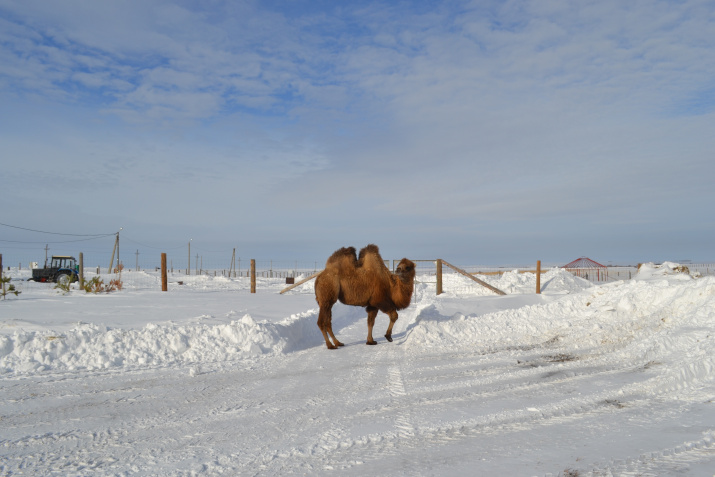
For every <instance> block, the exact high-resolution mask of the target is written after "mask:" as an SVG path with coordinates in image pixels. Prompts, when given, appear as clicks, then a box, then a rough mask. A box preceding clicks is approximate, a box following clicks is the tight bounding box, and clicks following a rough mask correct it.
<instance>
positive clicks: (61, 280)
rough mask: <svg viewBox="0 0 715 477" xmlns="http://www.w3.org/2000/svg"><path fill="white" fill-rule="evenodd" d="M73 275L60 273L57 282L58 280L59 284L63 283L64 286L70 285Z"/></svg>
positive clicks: (56, 278)
mask: <svg viewBox="0 0 715 477" xmlns="http://www.w3.org/2000/svg"><path fill="white" fill-rule="evenodd" d="M72 281H73V280H72V277H71V276H69V275H67V274H66V273H60V274H59V275H57V276H56V277H55V282H57V284H58V285H61V286H63V287H65V286H68V285H69V284H70V283H72Z"/></svg>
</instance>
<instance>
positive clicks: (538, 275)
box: [536, 260, 541, 295]
mask: <svg viewBox="0 0 715 477" xmlns="http://www.w3.org/2000/svg"><path fill="white" fill-rule="evenodd" d="M536 294H537V295H540V294H541V260H537V261H536Z"/></svg>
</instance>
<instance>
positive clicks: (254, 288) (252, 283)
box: [251, 258, 256, 293]
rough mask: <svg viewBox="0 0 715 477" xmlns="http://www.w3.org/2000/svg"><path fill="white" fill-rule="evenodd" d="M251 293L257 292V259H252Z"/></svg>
mask: <svg viewBox="0 0 715 477" xmlns="http://www.w3.org/2000/svg"><path fill="white" fill-rule="evenodd" d="M251 293H256V260H255V259H253V258H252V259H251Z"/></svg>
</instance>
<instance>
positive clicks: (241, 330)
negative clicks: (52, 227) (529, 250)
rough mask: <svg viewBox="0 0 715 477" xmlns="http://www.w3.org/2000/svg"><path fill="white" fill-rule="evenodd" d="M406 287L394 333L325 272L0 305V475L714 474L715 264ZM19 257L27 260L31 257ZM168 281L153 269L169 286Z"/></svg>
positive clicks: (127, 278)
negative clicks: (328, 296) (322, 310)
mask: <svg viewBox="0 0 715 477" xmlns="http://www.w3.org/2000/svg"><path fill="white" fill-rule="evenodd" d="M673 268H674V265H673V264H668V263H666V264H664V265H663V266H660V267H656V266H654V265H652V264H648V265H645V266H643V267H642V268H641V270H640V272H639V273H638V275H637V276H635V277H634V279H633V280H630V281H617V282H613V283H609V284H606V285H600V286H591V284H590V283H588V282H586V281H584V280H581V279H579V278H576V277H573V276H571V275H569V274H567V273H566V272H563V271H560V270H557V269H554V270H551V271H549V272H548V273H547V274H545V275H544V276H543V277H542V282H541V283H542V288H543V293H542V294H541V295H537V294H535V293H534V289H535V277H534V275H533V274H517V273H507V274H505V275H503V276H502V277H499V278H495V277H481V278H482V279H483V280H485V281H488V282H490V283H491V284H493V285H494V286H496V287H497V288H500V289H502V290H504V291H505V292H507V295H506V296H496V295H494V294H493V293H492V292H490V291H488V290H486V289H485V288H482V287H480V286H479V285H477V284H475V283H474V282H471V281H470V280H468V279H467V278H464V277H461V276H459V275H451V274H450V275H446V276H445V279H444V288H445V291H446V292H445V293H444V294H442V295H440V296H435V288H434V284H432V283H419V284H417V285H416V287H415V294H414V297H413V300H412V305H411V306H410V307H409V308H408V309H406V310H403V311H402V312H400V319H399V320H398V322H397V324H396V325H395V330H394V332H393V338H394V342H393V343H388V342H386V341H385V339H384V338H378V337H381V336H382V334H383V333H384V330H385V328H386V327H387V323H388V319H387V317H386V316H385V315H383V314H379V315H378V319H377V324H376V328H375V329H376V332H377V331H379V333H376V335H375V336H376V339H377V340H378V342H379V344H378V346H365V344H364V343H365V338H366V334H367V326H366V319H365V312H364V310H362V309H360V308H355V307H347V306H344V305H336V306H335V308H334V319H333V323H334V326H333V328H334V330H335V331H336V334H337V336H338V338H339V339H340V340H341V341H343V342H344V343H346V346H345V347H344V348H341V349H339V350H335V351H329V350H327V349H326V347H325V344H324V341H323V338H322V335H321V334H320V332H319V330H318V328H317V326H316V324H315V323H316V320H317V315H318V310H317V305H316V303H315V299H314V296H313V290H312V282H310V283H307V284H306V285H304V286H301V287H299V288H296V289H295V290H293V291H290V292H288V293H286V294H284V295H280V294H279V291H280V290H281V289H282V288H283V287H284V286H285V283H284V280H282V279H261V280H260V281H259V285H258V293H257V294H254V295H252V294H250V293H248V287H249V282H248V279H246V278H237V279H227V278H223V277H187V278H186V283H184V285H181V286H179V285H177V284H171V286H170V290H169V292H164V293H162V292H160V291H149V290H145V289H138V288H136V287H133V286H132V280H135V279H136V280H139V279H141V280H142V281H145V280H148V279H154V278H152V277H151V276H149V275H146V274H142V276H141V278H140V277H139V274H140V273H142V272H134V275H133V274H132V273H125V274H123V275H122V279H123V280H124V283H125V287H124V289H123V290H122V291H120V292H115V293H111V294H101V295H90V294H86V293H84V292H79V291H77V290H73V291H71V292H70V293H69V294H61V293H58V291H57V290H55V289H54V288H53V285H50V284H32V286H30V285H29V284H24V283H23V282H19V283H20V284H22V285H23V286H22V288H21V289H22V290H23V293H22V294H21V295H20V296H19V297H14V296H13V297H9V298H8V299H7V300H5V301H2V302H0V475H7V476H14V475H127V476H129V475H361V476H362V475H385V476H388V475H389V476H399V475H404V476H414V475H424V476H430V475H449V476H454V475H465V476H474V475H483V476H487V475H489V476H492V475H493V476H545V475H546V476H548V475H551V476H557V475H563V476H576V475H578V476H586V475H594V476H595V475H598V476H601V475H603V476H609V475H613V476H618V475H624V476H708V477H710V476H713V475H715V384H714V382H713V378H714V377H715V374H714V373H715V369H714V367H715V336H714V334H715V277H704V278H697V279H695V278H692V277H691V276H689V275H687V274H683V273H677V272H676V271H674V270H673ZM23 272H24V273H28V274H29V272H25V271H20V272H16V274H18V276H19V275H21V274H22V273H23ZM157 288H158V287H157Z"/></svg>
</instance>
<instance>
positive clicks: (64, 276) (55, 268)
mask: <svg viewBox="0 0 715 477" xmlns="http://www.w3.org/2000/svg"><path fill="white" fill-rule="evenodd" d="M78 279H79V265H77V260H75V258H74V257H70V256H67V255H53V256H52V261H51V262H50V266H49V267H48V266H47V264H45V268H35V269H33V270H32V278H31V280H34V281H36V282H56V283H61V284H65V283H72V282H74V281H77V280H78Z"/></svg>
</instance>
